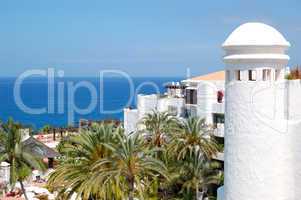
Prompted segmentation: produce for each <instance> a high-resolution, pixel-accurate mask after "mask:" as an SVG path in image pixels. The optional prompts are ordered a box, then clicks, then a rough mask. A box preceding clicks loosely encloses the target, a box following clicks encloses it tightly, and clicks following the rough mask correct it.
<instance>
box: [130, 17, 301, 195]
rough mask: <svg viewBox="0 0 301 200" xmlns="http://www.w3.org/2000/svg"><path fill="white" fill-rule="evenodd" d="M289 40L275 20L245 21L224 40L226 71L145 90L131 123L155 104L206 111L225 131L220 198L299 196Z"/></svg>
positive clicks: (299, 108)
mask: <svg viewBox="0 0 301 200" xmlns="http://www.w3.org/2000/svg"><path fill="white" fill-rule="evenodd" d="M289 47H290V43H289V42H288V41H287V40H286V39H285V38H284V37H283V35H282V34H281V33H280V32H278V31H277V30H276V29H274V28H273V27H271V26H268V25H265V24H262V23H246V24H243V25H241V26H239V27H238V28H237V29H235V30H234V31H233V32H232V33H231V34H230V36H229V37H228V38H227V39H226V41H225V42H224V43H223V45H222V48H223V49H224V51H225V56H224V58H223V60H224V63H225V72H216V73H213V74H209V75H206V76H201V77H196V78H192V79H188V80H184V81H182V82H181V84H173V85H170V86H168V87H167V94H165V95H162V96H158V95H139V96H138V104H137V109H125V110H124V126H125V129H126V131H127V132H131V131H134V130H136V129H137V126H136V124H137V122H138V121H139V120H140V119H141V118H142V117H143V116H144V114H145V113H148V112H150V111H152V110H158V111H169V112H171V113H173V114H174V115H177V116H178V117H187V116H188V115H197V116H200V117H204V118H205V119H206V121H207V122H208V123H212V124H215V125H216V128H217V130H218V129H219V130H220V131H216V134H217V135H220V136H223V134H224V139H225V155H224V172H225V180H224V187H221V188H220V189H219V190H218V199H220V200H221V199H224V200H299V199H300V198H301V81H300V80H286V79H285V74H286V73H287V72H286V69H287V63H288V60H289V56H288V55H287V54H286V51H287V49H288V48H289ZM182 86H184V87H182ZM223 91H225V97H224V99H221V96H222V95H221V93H223ZM223 114H225V115H224V116H225V128H224V125H223V121H224V120H223V119H222V118H223ZM223 130H224V131H223Z"/></svg>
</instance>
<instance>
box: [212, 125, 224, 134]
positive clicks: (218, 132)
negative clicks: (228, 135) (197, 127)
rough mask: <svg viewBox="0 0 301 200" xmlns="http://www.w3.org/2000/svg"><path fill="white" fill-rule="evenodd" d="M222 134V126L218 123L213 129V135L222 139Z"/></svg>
mask: <svg viewBox="0 0 301 200" xmlns="http://www.w3.org/2000/svg"><path fill="white" fill-rule="evenodd" d="M224 132H225V128H224V124H221V123H218V124H217V125H216V128H215V129H214V132H213V134H214V136H216V137H224V135H225V133H224Z"/></svg>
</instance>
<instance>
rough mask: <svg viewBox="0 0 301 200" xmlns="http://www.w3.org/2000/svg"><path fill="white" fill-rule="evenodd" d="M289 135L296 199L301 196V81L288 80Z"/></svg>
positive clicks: (293, 188)
mask: <svg viewBox="0 0 301 200" xmlns="http://www.w3.org/2000/svg"><path fill="white" fill-rule="evenodd" d="M287 83H288V84H287V88H288V89H287V96H286V101H287V109H288V118H289V123H288V134H287V135H288V137H289V138H290V145H289V148H290V149H291V155H292V164H291V174H289V175H291V177H292V178H293V180H292V181H293V184H292V188H291V192H292V193H293V194H294V199H300V197H301V81H300V80H290V81H287Z"/></svg>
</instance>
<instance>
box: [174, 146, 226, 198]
mask: <svg viewBox="0 0 301 200" xmlns="http://www.w3.org/2000/svg"><path fill="white" fill-rule="evenodd" d="M219 168H220V164H219V163H218V162H215V161H208V160H207V159H206V158H204V156H203V153H202V152H201V151H199V150H195V151H194V152H193V153H192V154H191V155H190V156H189V157H188V159H186V160H185V161H184V162H182V166H181V168H180V174H181V176H182V178H183V183H182V184H183V185H182V192H183V193H185V192H186V193H188V194H189V193H190V194H193V195H191V196H195V197H196V200H197V199H199V198H201V199H202V197H203V196H204V194H205V193H206V192H207V189H208V185H210V184H219V183H220V181H221V179H222V172H221V171H220V170H219ZM193 191H195V192H193ZM200 194H201V195H200Z"/></svg>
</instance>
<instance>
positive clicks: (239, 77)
mask: <svg viewBox="0 0 301 200" xmlns="http://www.w3.org/2000/svg"><path fill="white" fill-rule="evenodd" d="M235 75H236V80H238V81H241V74H240V70H236V71H235Z"/></svg>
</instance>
